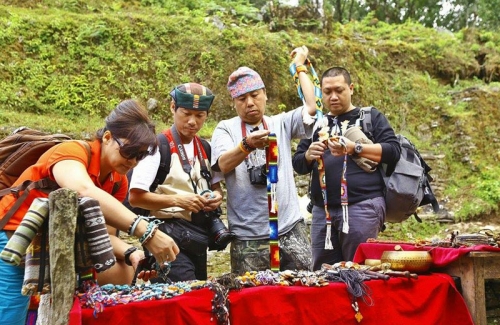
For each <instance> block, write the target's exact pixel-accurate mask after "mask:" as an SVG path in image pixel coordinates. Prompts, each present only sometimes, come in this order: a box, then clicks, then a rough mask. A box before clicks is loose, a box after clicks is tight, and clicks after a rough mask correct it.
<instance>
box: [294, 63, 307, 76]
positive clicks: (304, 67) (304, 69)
mask: <svg viewBox="0 0 500 325" xmlns="http://www.w3.org/2000/svg"><path fill="white" fill-rule="evenodd" d="M295 68H296V69H297V74H299V73H300V72H305V73H307V72H308V71H307V67H306V66H305V65H303V64H301V65H298V66H296V67H295Z"/></svg>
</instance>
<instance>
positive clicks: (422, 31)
mask: <svg viewBox="0 0 500 325" xmlns="http://www.w3.org/2000/svg"><path fill="white" fill-rule="evenodd" d="M3 3H4V5H0V27H1V28H0V48H1V50H0V127H1V128H2V129H3V130H4V133H5V132H8V131H9V130H12V129H13V128H14V127H16V126H19V125H29V126H33V127H37V128H40V129H45V130H47V131H62V132H66V133H70V134H73V135H74V136H75V137H84V136H87V135H89V134H91V133H92V132H93V131H94V130H95V129H97V128H98V127H100V126H101V124H102V117H104V116H105V115H106V114H107V112H109V110H110V109H112V108H113V107H114V106H115V105H116V104H117V103H118V102H119V101H121V100H123V99H125V98H137V99H139V100H141V101H142V102H143V103H145V104H146V103H147V105H148V107H149V109H150V111H151V114H152V116H153V117H154V119H155V120H156V121H158V125H159V128H163V127H164V126H165V125H168V124H170V123H171V118H170V116H169V112H168V109H167V101H168V93H169V91H170V90H171V89H172V88H173V87H174V86H175V85H177V84H179V83H182V82H187V81H195V82H200V83H203V84H205V85H206V86H208V87H209V88H211V89H212V90H213V91H214V92H215V93H216V99H215V102H214V108H213V109H212V111H211V112H210V121H209V123H208V126H207V127H206V128H205V129H204V130H203V133H204V135H205V136H209V135H210V132H211V129H212V128H213V127H214V125H215V123H216V122H217V121H218V120H220V119H223V118H227V117H230V116H233V115H234V111H232V110H231V100H230V97H229V95H228V93H227V90H226V88H225V85H226V82H227V77H228V76H229V74H230V73H231V72H232V71H233V70H235V69H236V68H237V67H238V66H241V65H246V66H249V67H252V68H254V69H256V70H257V71H259V73H260V74H261V75H262V77H263V79H264V82H265V83H266V86H267V90H268V96H269V106H268V110H269V112H279V111H285V110H288V109H291V108H292V107H295V106H297V105H299V104H300V101H299V98H298V97H297V94H296V89H295V86H294V84H293V81H292V79H291V77H290V75H289V72H288V65H289V63H290V58H289V53H290V51H291V50H292V49H293V48H294V47H296V46H300V45H307V46H308V47H309V49H310V52H311V56H312V62H313V64H314V67H315V68H316V71H317V72H318V73H319V74H321V72H322V71H324V70H325V69H326V68H328V67H330V66H333V65H341V66H345V67H347V68H348V69H349V70H350V71H351V72H352V74H353V78H354V80H353V81H354V82H355V84H356V89H355V97H354V102H355V104H357V105H361V106H366V105H373V106H376V107H377V108H379V109H380V110H382V111H383V112H385V113H386V114H387V116H388V118H389V119H390V121H391V123H392V125H393V126H394V128H395V129H396V131H397V132H400V133H403V134H405V135H407V136H408V137H409V138H410V139H411V140H412V141H414V143H416V144H417V145H418V147H419V149H421V151H423V152H424V153H425V154H426V155H428V156H430V157H434V158H437V159H435V160H432V161H430V164H431V167H433V168H434V173H433V176H435V178H436V179H437V181H438V182H439V184H441V185H440V186H439V187H438V193H437V194H438V196H439V197H440V199H441V201H442V202H447V205H448V207H449V208H450V209H451V210H452V211H453V212H455V215H456V217H457V218H459V219H462V220H465V219H471V218H478V217H481V216H483V215H486V214H491V213H498V208H499V201H500V179H499V178H498V176H497V175H498V174H499V172H500V167H499V166H498V163H497V161H498V160H499V159H500V138H499V136H498V129H499V127H498V125H499V123H498V121H499V120H500V104H499V103H500V83H499V81H500V36H499V34H498V33H494V32H490V31H477V30H463V31H461V32H459V33H455V34H453V33H450V32H446V31H437V30H434V29H428V28H423V27H421V26H420V25H418V24H414V23H407V24H405V25H387V24H385V23H382V22H378V21H376V20H372V19H367V20H366V21H363V22H352V23H349V24H347V25H339V24H332V23H329V24H327V25H326V28H324V29H319V28H318V24H317V22H315V21H314V20H309V21H303V20H302V21H301V22H302V24H301V25H297V24H294V23H293V21H291V20H290V17H288V18H286V19H285V18H277V19H281V20H280V22H281V23H282V24H280V28H279V30H278V31H274V32H270V31H269V29H270V28H269V24H268V23H266V22H264V21H260V22H259V20H258V19H257V18H256V17H257V12H256V10H255V9H254V10H249V9H250V7H248V6H245V5H244V4H239V3H238V2H234V3H233V2H222V1H221V3H223V5H216V4H215V2H210V3H204V2H190V1H181V2H179V3H182V4H184V6H182V5H174V4H175V2H169V1H149V2H148V1H140V2H139V1H128V2H126V1H123V2H122V1H90V0H89V1H55V0H54V1H31V2H25V1H4V2H3ZM148 3H149V4H150V3H156V4H162V5H158V6H149V5H148ZM141 4H142V5H141ZM215 9H217V10H215ZM308 22H309V23H310V24H307V23H308ZM301 26H307V28H306V27H304V28H302V27H301ZM311 26H313V27H311Z"/></svg>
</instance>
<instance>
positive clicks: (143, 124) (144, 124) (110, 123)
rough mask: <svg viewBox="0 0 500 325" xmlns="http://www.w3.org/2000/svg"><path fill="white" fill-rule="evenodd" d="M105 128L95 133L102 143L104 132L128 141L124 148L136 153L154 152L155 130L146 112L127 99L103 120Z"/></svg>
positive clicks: (135, 102)
mask: <svg viewBox="0 0 500 325" xmlns="http://www.w3.org/2000/svg"><path fill="white" fill-rule="evenodd" d="M105 122H106V126H105V127H104V128H102V129H99V130H98V131H97V132H96V138H97V139H98V140H99V141H101V142H102V136H103V134H104V132H106V130H109V131H111V133H112V134H113V136H115V137H117V138H123V139H128V143H127V144H126V146H131V147H134V148H137V151H140V150H144V149H143V148H150V150H151V154H153V153H155V152H156V148H157V140H156V129H155V125H154V123H153V121H151V119H150V118H149V116H148V112H147V110H146V109H145V108H144V106H142V105H141V104H140V103H139V102H137V101H136V100H133V99H127V100H124V101H122V102H121V103H119V104H118V105H117V106H116V108H115V109H114V110H113V111H111V113H109V115H108V116H107V117H106V119H105Z"/></svg>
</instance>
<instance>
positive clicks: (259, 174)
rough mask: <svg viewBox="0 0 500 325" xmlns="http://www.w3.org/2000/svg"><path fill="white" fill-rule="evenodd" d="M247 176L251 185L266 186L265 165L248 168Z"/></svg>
mask: <svg viewBox="0 0 500 325" xmlns="http://www.w3.org/2000/svg"><path fill="white" fill-rule="evenodd" d="M247 171H248V176H249V177H250V183H251V184H253V185H267V170H266V165H260V166H252V167H248V169H247Z"/></svg>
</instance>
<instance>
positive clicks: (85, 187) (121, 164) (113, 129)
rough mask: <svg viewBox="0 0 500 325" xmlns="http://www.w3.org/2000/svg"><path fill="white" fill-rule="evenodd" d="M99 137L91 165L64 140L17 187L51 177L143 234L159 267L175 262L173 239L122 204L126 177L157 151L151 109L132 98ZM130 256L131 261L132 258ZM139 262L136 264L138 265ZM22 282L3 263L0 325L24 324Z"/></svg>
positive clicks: (1, 209) (4, 205)
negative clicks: (149, 114) (114, 188)
mask: <svg viewBox="0 0 500 325" xmlns="http://www.w3.org/2000/svg"><path fill="white" fill-rule="evenodd" d="M95 138H96V139H95V140H94V141H92V142H89V144H90V152H91V155H90V163H89V157H88V153H87V152H88V149H86V148H85V147H84V145H82V144H81V143H80V142H78V141H69V142H63V143H61V144H58V145H56V146H54V147H52V148H51V149H49V150H48V151H47V152H45V153H44V154H43V155H42V156H41V157H40V159H39V160H38V162H37V163H36V164H34V165H32V166H31V167H29V168H28V169H26V170H25V171H24V172H23V174H22V175H21V176H20V177H19V179H18V180H17V181H16V183H15V184H14V185H17V184H19V183H21V182H23V181H24V180H27V179H32V180H38V179H42V178H45V177H50V178H51V179H52V180H54V181H56V182H57V184H58V185H59V187H61V188H68V189H71V190H74V191H76V192H77V193H78V195H79V196H80V197H90V198H93V199H96V200H97V201H98V202H99V205H100V208H101V211H102V213H103V215H104V217H105V220H106V224H107V225H109V226H111V227H114V228H116V229H120V230H122V231H126V232H127V231H130V230H132V232H133V233H132V235H134V236H137V237H142V236H144V235H145V236H144V238H147V241H144V243H145V245H144V246H145V247H146V248H147V249H148V250H149V251H150V252H151V253H152V254H153V255H154V257H155V258H156V260H157V261H158V262H159V263H160V264H163V263H164V262H167V261H169V262H171V261H173V260H175V256H176V255H177V254H178V253H179V248H178V247H177V245H176V244H175V242H174V241H173V239H172V238H170V237H169V236H167V235H166V234H164V233H163V232H161V231H159V230H155V229H154V228H155V227H154V226H153V227H152V225H149V223H148V222H147V221H146V220H144V219H140V218H139V219H138V218H137V216H136V215H135V214H134V213H132V212H131V211H130V210H128V209H127V208H126V207H125V206H124V205H123V204H122V203H121V202H122V201H123V199H124V198H125V196H126V194H127V188H128V181H127V178H126V176H125V175H126V173H127V172H128V171H129V170H130V169H132V168H134V167H135V166H136V165H137V163H138V161H140V160H141V159H143V158H144V157H146V156H147V155H149V154H152V153H154V151H155V150H156V133H155V127H154V125H153V123H152V122H151V120H150V118H149V117H148V114H147V111H146V110H145V109H144V108H143V107H142V106H141V105H140V104H139V103H138V102H136V101H134V100H125V101H123V102H121V103H120V104H119V105H118V106H117V107H116V108H115V109H114V110H113V111H112V112H111V113H110V114H109V115H108V116H107V117H106V119H105V126H104V127H103V128H102V129H100V130H98V131H97V132H96V136H95ZM117 183H118V184H119V185H120V186H119V188H118V190H113V187H114V186H115V184H117ZM111 193H114V194H113V195H112V194H111ZM47 196H48V195H47V194H46V193H43V192H41V191H37V190H32V191H31V192H30V194H29V196H28V197H27V199H26V200H25V201H24V202H23V204H22V205H21V207H20V208H19V209H18V210H17V212H16V213H15V214H14V215H13V217H12V218H11V219H10V220H9V222H8V223H7V224H6V226H5V227H4V228H3V229H2V230H0V251H1V250H3V248H4V247H5V245H6V244H7V241H8V238H10V236H12V234H13V232H14V231H15V230H16V229H17V227H18V226H19V224H20V222H21V221H22V218H23V217H24V215H25V214H26V212H27V210H28V209H29V207H30V205H31V203H32V202H33V200H34V199H35V198H37V197H47ZM15 201H16V198H15V197H14V196H13V195H6V196H4V197H3V198H2V199H1V200H0V218H2V217H3V216H4V215H5V214H6V213H7V211H9V209H10V207H11V206H12V205H13V204H14V203H15ZM148 225H149V227H148ZM153 230H155V231H153ZM115 250H116V247H115ZM129 258H130V260H132V257H131V256H130V257H129ZM137 263H138V261H137V260H135V261H134V264H135V267H137ZM23 279H24V269H23V268H21V267H18V266H13V265H10V264H7V263H5V262H3V261H1V260H0V324H3V325H7V324H12V325H14V324H15V325H18V324H19V325H24V322H25V316H26V312H27V308H28V301H29V297H28V296H23V295H21V288H22V283H23ZM71 281H73V279H72V280H71Z"/></svg>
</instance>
